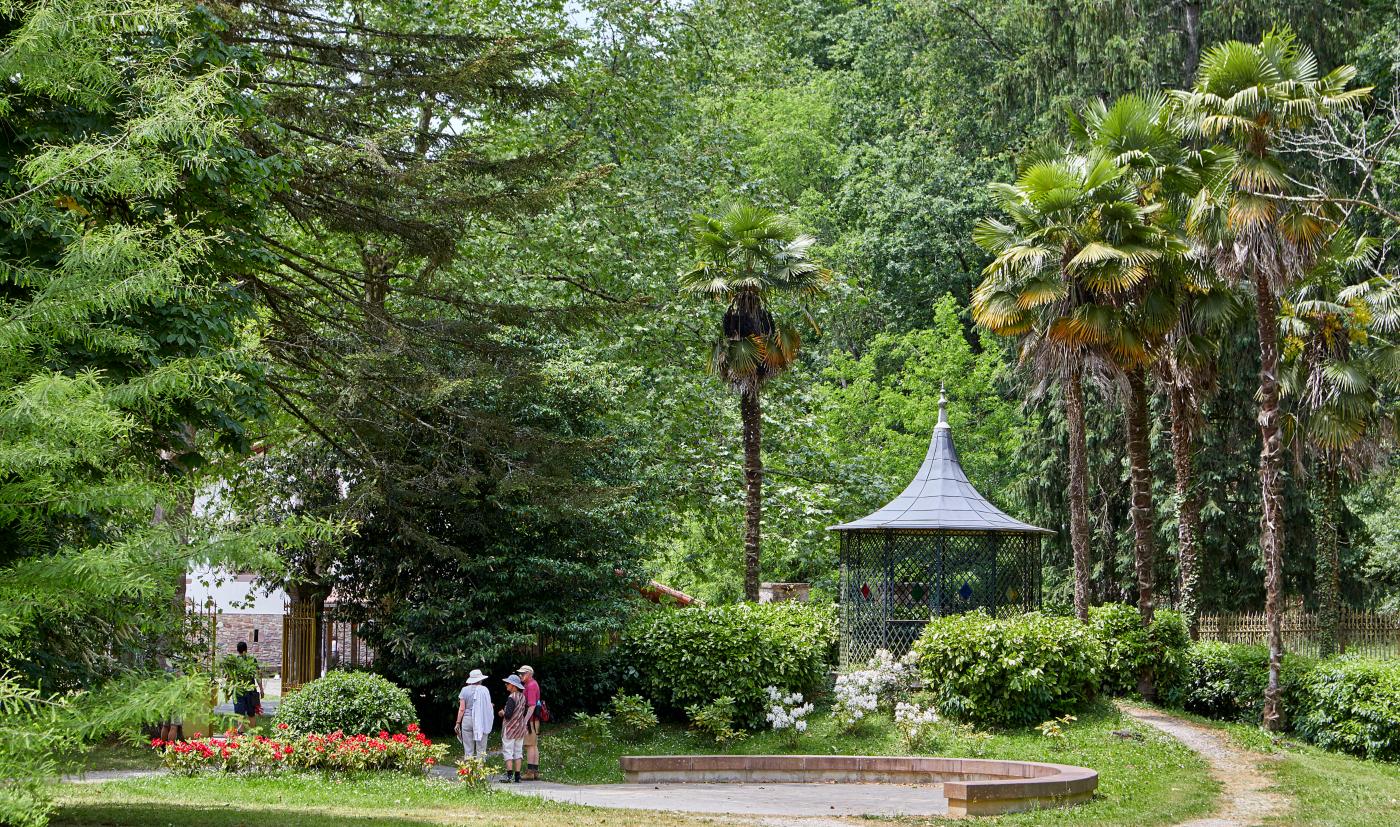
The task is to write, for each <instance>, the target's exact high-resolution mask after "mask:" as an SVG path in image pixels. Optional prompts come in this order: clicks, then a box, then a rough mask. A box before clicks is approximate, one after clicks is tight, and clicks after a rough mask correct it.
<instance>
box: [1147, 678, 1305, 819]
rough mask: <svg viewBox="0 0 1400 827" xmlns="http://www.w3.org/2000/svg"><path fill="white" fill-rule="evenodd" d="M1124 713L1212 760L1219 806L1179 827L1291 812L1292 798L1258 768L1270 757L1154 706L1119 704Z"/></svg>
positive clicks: (1266, 816)
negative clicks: (1218, 792)
mask: <svg viewBox="0 0 1400 827" xmlns="http://www.w3.org/2000/svg"><path fill="white" fill-rule="evenodd" d="M1119 707H1120V708H1121V709H1122V710H1123V713H1124V714H1125V715H1127V716H1129V717H1131V718H1133V719H1134V720H1137V721H1141V722H1142V723H1144V724H1147V725H1148V726H1150V727H1153V728H1154V729H1158V730H1161V731H1162V732H1165V733H1166V734H1168V735H1170V736H1172V737H1173V738H1175V739H1176V740H1178V741H1180V742H1181V743H1183V744H1185V745H1186V746H1188V747H1190V748H1191V749H1192V750H1194V751H1196V752H1197V753H1199V754H1200V755H1201V757H1202V758H1204V759H1206V761H1208V762H1210V774H1211V776H1212V777H1213V778H1215V780H1217V781H1219V782H1220V786H1221V790H1220V806H1219V808H1217V810H1216V812H1215V813H1213V814H1212V815H1210V816H1207V817H1206V818H1198V819H1195V820H1192V821H1186V822H1183V823H1181V824H1180V825H1178V826H1177V827H1253V825H1256V824H1262V823H1263V822H1264V821H1265V820H1267V819H1269V818H1273V817H1275V816H1281V815H1283V814H1285V813H1287V812H1288V810H1289V809H1290V806H1291V801H1290V799H1289V798H1288V797H1287V796H1285V795H1282V794H1280V793H1278V792H1275V791H1273V790H1271V788H1272V787H1273V786H1274V782H1273V780H1272V779H1271V778H1269V777H1268V776H1267V775H1265V774H1264V773H1263V772H1262V771H1260V769H1259V762H1260V761H1267V760H1268V758H1267V756H1263V755H1259V754H1258V753H1254V752H1249V751H1248V750H1243V749H1240V748H1239V747H1237V746H1235V745H1234V743H1232V742H1231V740H1230V737H1229V736H1228V735H1226V734H1224V733H1222V732H1218V731H1216V730H1214V729H1211V728H1210V727H1205V726H1201V725H1200V724H1193V723H1191V722H1190V721H1186V720H1182V719H1181V718H1177V717H1174V716H1171V715H1168V714H1166V713H1164V712H1158V711H1156V710H1154V709H1143V708H1141V707H1136V706H1132V705H1130V704H1119Z"/></svg>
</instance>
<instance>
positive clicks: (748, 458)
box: [739, 388, 763, 603]
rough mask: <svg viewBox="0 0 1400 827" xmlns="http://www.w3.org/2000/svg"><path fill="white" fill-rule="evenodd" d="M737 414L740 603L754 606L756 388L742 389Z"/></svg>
mask: <svg viewBox="0 0 1400 827" xmlns="http://www.w3.org/2000/svg"><path fill="white" fill-rule="evenodd" d="M739 413H740V415H741V416H742V418H743V420H744V493H745V502H744V599H745V600H747V601H749V602H751V603H757V602H758V579H759V543H760V531H761V523H762V519H763V456H762V454H761V449H762V439H763V437H762V429H763V423H762V421H761V416H760V414H761V410H760V408H759V401H758V390H757V389H756V388H749V389H745V390H744V391H743V392H742V393H741V394H740V395H739Z"/></svg>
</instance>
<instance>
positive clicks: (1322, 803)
mask: <svg viewBox="0 0 1400 827" xmlns="http://www.w3.org/2000/svg"><path fill="white" fill-rule="evenodd" d="M1184 717H1189V716H1184ZM1197 720H1200V719H1197ZM1203 723H1207V724H1209V723H1211V722H1210V721H1203ZM1217 725H1218V724H1217ZM1223 726H1224V728H1225V729H1226V730H1228V731H1229V733H1230V734H1231V736H1232V737H1233V738H1234V739H1235V741H1236V742H1237V743H1239V744H1240V745H1241V746H1243V747H1245V748H1247V749H1251V750H1254V751H1255V752H1262V753H1266V754H1268V755H1269V757H1270V758H1271V759H1272V760H1269V761H1265V762H1264V763H1263V770H1264V771H1265V772H1266V773H1268V774H1269V775H1271V776H1272V777H1273V778H1274V779H1275V780H1276V781H1277V782H1278V786H1279V788H1280V790H1282V791H1283V792H1285V793H1287V794H1288V795H1290V796H1292V797H1293V798H1294V802H1295V803H1294V808H1293V811H1292V812H1290V813H1288V814H1287V815H1286V816H1284V817H1282V818H1278V819H1275V820H1273V821H1271V822H1268V823H1269V824H1277V825H1309V827H1313V825H1317V826H1318V827H1373V825H1379V824H1400V764H1390V763H1385V762H1382V761H1366V760H1363V759H1361V758H1353V757H1352V756H1349V755H1339V754H1337V753H1335V752H1327V751H1325V750H1320V749H1318V748H1317V747H1313V746H1309V745H1307V744H1301V743H1298V742H1296V741H1291V740H1288V739H1276V738H1274V737H1273V736H1271V735H1270V734H1269V733H1266V732H1264V731H1263V730H1261V729H1259V728H1258V727H1255V726H1249V725H1245V724H1225V725H1223Z"/></svg>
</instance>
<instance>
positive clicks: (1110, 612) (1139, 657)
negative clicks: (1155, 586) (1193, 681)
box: [1089, 603, 1191, 700]
mask: <svg viewBox="0 0 1400 827" xmlns="http://www.w3.org/2000/svg"><path fill="white" fill-rule="evenodd" d="M1089 628H1090V629H1092V630H1093V632H1094V635H1095V636H1096V637H1098V639H1099V641H1100V643H1102V645H1103V647H1104V668H1103V689H1104V691H1105V692H1107V693H1109V694H1112V695H1124V694H1127V693H1130V692H1133V691H1135V690H1136V689H1137V685H1138V677H1139V675H1141V673H1142V670H1143V669H1148V668H1150V669H1151V670H1152V677H1153V681H1154V683H1155V684H1156V687H1157V694H1158V696H1159V697H1161V698H1163V699H1166V700H1170V699H1172V698H1176V697H1179V696H1180V693H1181V691H1182V688H1183V686H1184V683H1185V680H1186V675H1187V658H1188V656H1187V653H1188V651H1189V650H1190V648H1191V636H1190V635H1189V634H1188V633H1187V631H1186V623H1185V622H1184V621H1182V619H1181V615H1179V614H1177V613H1176V612H1172V611H1167V610H1159V611H1157V613H1156V615H1155V616H1154V617H1153V619H1152V625H1151V626H1147V627H1144V626H1143V625H1142V617H1141V616H1140V615H1139V614H1138V611H1137V608H1136V607H1133V606H1127V605H1124V604H1122V603H1110V604H1108V605H1105V606H1095V607H1093V608H1092V609H1090V610H1089Z"/></svg>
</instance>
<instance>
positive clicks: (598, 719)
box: [574, 712, 612, 747]
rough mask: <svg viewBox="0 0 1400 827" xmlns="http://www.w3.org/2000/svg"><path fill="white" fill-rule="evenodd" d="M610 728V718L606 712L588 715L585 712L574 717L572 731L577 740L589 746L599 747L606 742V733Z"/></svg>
mask: <svg viewBox="0 0 1400 827" xmlns="http://www.w3.org/2000/svg"><path fill="white" fill-rule="evenodd" d="M611 728H612V716H611V715H609V714H608V713H606V712H597V713H594V714H592V715H589V714H588V713H587V712H579V713H576V714H575V715H574V731H575V732H577V733H578V736H579V738H580V739H581V740H582V741H583V742H584V743H585V744H588V745H589V746H594V747H597V746H601V745H602V744H603V742H604V741H607V740H608V732H609V731H610V730H611Z"/></svg>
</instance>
